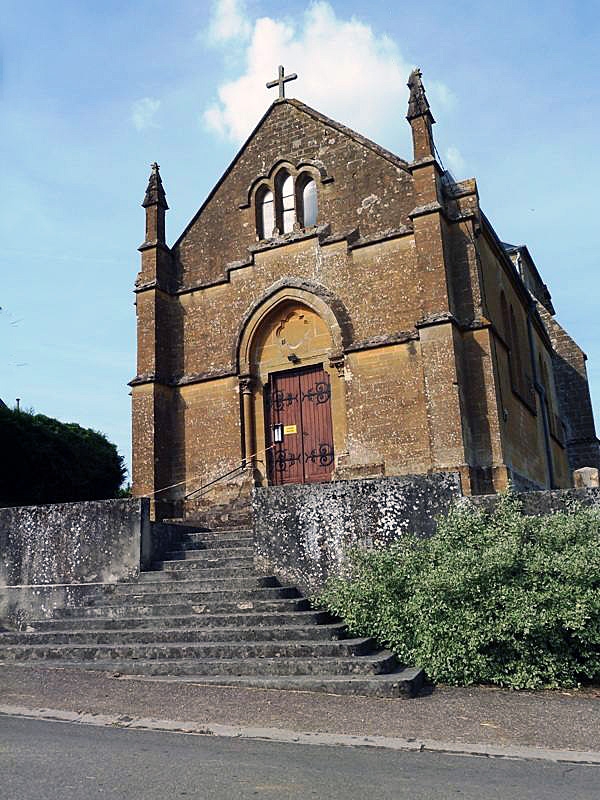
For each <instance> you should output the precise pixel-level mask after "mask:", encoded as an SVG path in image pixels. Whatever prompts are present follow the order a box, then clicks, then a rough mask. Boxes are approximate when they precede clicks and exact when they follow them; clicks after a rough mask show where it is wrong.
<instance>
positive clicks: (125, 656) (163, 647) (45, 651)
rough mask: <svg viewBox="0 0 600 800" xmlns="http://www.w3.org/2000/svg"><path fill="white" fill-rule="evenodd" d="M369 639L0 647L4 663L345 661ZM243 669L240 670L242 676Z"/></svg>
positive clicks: (366, 647) (370, 644) (369, 647)
mask: <svg viewBox="0 0 600 800" xmlns="http://www.w3.org/2000/svg"><path fill="white" fill-rule="evenodd" d="M374 644H375V643H374V640H373V639H337V640H325V641H324V640H319V639H310V640H304V641H302V640H296V641H285V642H282V641H266V642H265V641H243V642H216V641H210V642H194V643H189V642H171V641H169V642H162V643H161V642H150V643H147V644H113V643H111V644H106V645H104V644H96V645H91V644H55V645H48V644H14V645H6V646H4V647H3V648H2V659H3V660H4V661H7V662H9V661H24V660H27V661H35V660H45V659H52V660H58V659H64V660H66V661H115V660H119V661H130V660H133V661H138V660H150V659H159V660H175V661H180V660H185V659H194V660H196V661H197V660H206V661H214V660H215V659H224V660H242V661H243V660H246V659H250V660H252V659H260V660H265V661H269V662H270V661H273V660H277V659H311V660H320V659H347V658H351V657H353V656H356V657H358V656H362V655H365V654H367V653H372V652H373V648H374ZM357 660H358V659H357ZM243 673H244V670H242V674H243Z"/></svg>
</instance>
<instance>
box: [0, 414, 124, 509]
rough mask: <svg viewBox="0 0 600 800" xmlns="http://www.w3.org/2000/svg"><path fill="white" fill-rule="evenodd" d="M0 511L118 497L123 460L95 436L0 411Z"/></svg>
mask: <svg viewBox="0 0 600 800" xmlns="http://www.w3.org/2000/svg"><path fill="white" fill-rule="evenodd" d="M0 452H1V453H2V458H1V459H0V506H17V505H34V504H38V503H62V502H70V501H76V500H103V499H105V498H110V497H116V496H117V492H118V490H119V487H120V485H121V483H122V481H123V477H124V475H125V467H124V465H123V457H122V456H120V455H119V454H118V452H117V448H116V447H115V445H114V444H112V443H111V442H109V441H108V439H107V438H106V437H105V436H104V435H103V434H101V433H98V432H97V431H93V430H90V429H89V428H82V427H81V426H80V425H77V424H75V423H64V422H59V421H58V420H57V419H52V418H51V417H46V416H44V415H43V414H33V413H30V412H27V411H17V410H14V409H13V410H11V409H8V408H0Z"/></svg>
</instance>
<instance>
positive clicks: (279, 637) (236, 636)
mask: <svg viewBox="0 0 600 800" xmlns="http://www.w3.org/2000/svg"><path fill="white" fill-rule="evenodd" d="M154 567H155V569H154V570H153V571H149V572H143V573H141V574H140V576H139V578H138V579H137V580H136V581H133V582H130V583H117V584H95V585H94V586H93V587H90V589H89V591H88V592H87V594H86V595H85V596H84V600H83V602H82V604H80V605H79V606H78V607H76V608H75V607H73V608H61V609H55V611H54V612H53V614H52V617H50V618H47V619H38V620H34V621H32V622H31V624H30V626H29V628H28V630H27V631H20V632H5V633H0V661H2V662H3V663H14V662H24V661H26V662H27V663H28V664H31V663H32V662H34V661H39V662H40V663H44V664H46V665H48V664H52V665H54V666H60V667H62V668H69V667H72V668H77V669H89V670H105V671H109V672H110V673H112V674H115V673H118V674H120V675H143V676H146V677H147V678H148V679H153V680H177V681H187V682H193V683H199V684H214V685H221V686H223V685H226V686H254V687H263V688H276V689H297V690H302V691H313V692H332V693H336V694H361V695H373V696H379V697H400V696H412V695H414V694H415V693H416V692H418V690H419V689H420V687H421V685H422V683H423V673H422V671H421V670H419V669H414V668H406V667H402V666H400V665H399V663H398V661H397V659H396V657H395V656H394V655H393V654H392V653H390V652H388V651H386V650H382V649H378V648H377V646H376V643H375V642H374V640H373V639H367V638H360V639H357V638H349V636H348V634H347V631H346V628H345V626H344V624H343V623H342V622H341V621H339V620H337V619H334V618H332V617H331V616H330V615H329V614H328V613H327V612H324V611H318V610H313V609H312V608H311V606H310V604H309V602H308V600H307V599H306V598H304V597H303V596H302V595H301V594H300V592H299V591H298V590H297V589H296V588H295V587H294V586H282V585H280V583H279V581H278V580H277V578H275V577H273V576H265V575H258V574H256V572H255V569H254V564H253V540H252V531H251V530H250V529H247V528H244V529H241V528H229V529H224V530H213V531H207V530H199V529H197V530H195V529H194V528H193V527H188V526H187V525H186V527H185V528H184V527H182V534H181V537H180V542H179V544H178V547H177V549H176V550H174V551H172V552H169V553H167V554H166V558H165V560H164V561H160V562H157V563H156V564H155V565H154Z"/></svg>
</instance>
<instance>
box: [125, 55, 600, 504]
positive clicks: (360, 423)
mask: <svg viewBox="0 0 600 800" xmlns="http://www.w3.org/2000/svg"><path fill="white" fill-rule="evenodd" d="M294 77H295V76H285V75H284V71H283V68H282V67H280V68H279V78H278V80H277V81H273V82H272V83H271V84H269V85H274V86H277V87H278V89H279V97H278V98H277V99H275V100H274V102H273V103H272V104H271V106H270V107H269V108H268V110H267V111H266V113H265V114H264V116H263V117H262V119H261V120H260V121H259V122H258V124H257V126H256V127H255V129H254V130H253V132H252V133H251V135H250V136H249V138H248V139H247V141H246V142H245V143H244V144H243V146H242V147H241V149H240V151H239V152H238V154H237V155H236V156H235V158H234V160H233V161H232V163H231V164H230V165H229V167H228V168H227V169H226V171H225V173H224V174H223V176H222V178H221V179H220V180H219V182H218V183H217V185H216V186H215V187H214V189H213V190H212V191H211V193H210V194H209V196H208V197H207V199H206V200H205V202H204V204H203V205H202V206H201V208H200V209H199V211H198V212H197V213H196V215H195V216H194V217H193V218H192V219H191V220H190V222H189V224H188V225H187V227H186V228H185V230H184V231H183V232H182V233H181V235H180V236H179V238H178V239H177V241H175V243H174V244H172V245H168V244H167V242H166V238H165V215H166V211H167V209H168V205H167V200H166V195H165V191H164V188H163V184H162V179H161V176H160V173H159V167H158V165H157V164H153V165H152V172H151V175H150V180H149V183H148V187H147V190H146V195H145V198H144V201H143V207H144V209H145V213H146V235H145V241H144V243H143V244H142V245H141V246H140V248H139V250H140V252H141V270H140V272H139V274H138V276H137V280H136V285H135V293H136V314H137V374H136V376H135V378H134V379H133V380H132V381H131V383H130V386H131V394H132V405H133V493H134V495H136V496H139V495H149V496H151V497H152V498H153V499H152V504H153V513H154V516H155V518H156V519H161V518H166V517H182V516H187V517H190V516H193V515H194V513H195V511H196V510H197V509H198V507H201V506H202V504H206V503H208V502H219V503H223V504H226V503H227V502H233V501H236V500H237V501H239V499H240V498H241V499H242V500H244V499H246V500H248V498H249V497H250V494H251V492H252V487H253V486H269V485H286V484H297V483H313V482H324V481H339V480H353V479H357V478H374V477H377V478H385V477H387V476H400V475H422V474H428V473H435V472H453V473H458V475H459V476H460V481H461V485H462V491H463V493H464V494H484V493H493V492H497V491H500V490H503V489H505V488H507V487H508V486H509V485H510V486H513V487H515V488H517V489H520V490H530V489H540V488H562V487H568V486H571V485H572V474H573V471H574V470H575V469H577V468H580V467H598V466H600V464H599V460H600V456H599V450H598V440H597V438H596V434H595V429H594V420H593V415H592V406H591V400H590V393H589V388H588V383H587V376H586V368H585V354H584V353H583V352H582V350H581V349H580V348H579V347H578V345H577V344H576V343H575V342H574V341H573V339H572V338H571V337H570V336H569V335H568V334H567V333H566V332H565V331H564V329H563V328H562V327H561V326H560V325H559V324H558V322H557V321H556V320H555V318H554V313H555V311H554V307H553V304H552V299H551V296H550V293H549V291H548V288H547V286H546V285H545V284H544V282H543V279H542V278H541V276H540V273H539V271H538V269H537V267H536V265H535V263H534V261H533V259H532V257H531V254H530V253H529V251H528V249H527V247H525V246H515V245H509V244H506V243H503V242H502V241H500V239H499V238H498V235H497V234H496V232H495V231H494V228H493V226H492V223H491V222H490V221H489V220H488V219H487V218H486V216H485V214H484V213H483V212H482V210H481V208H480V205H479V196H478V191H477V184H476V182H475V180H474V179H469V180H463V181H456V180H454V178H453V177H452V175H451V174H450V173H449V172H447V171H446V170H444V169H443V167H442V165H441V163H440V160H439V158H438V157H437V153H436V149H435V144H434V137H433V125H434V122H435V120H434V117H433V113H432V110H431V109H430V106H429V102H428V100H427V96H426V92H425V88H424V86H423V82H422V77H421V73H420V71H419V70H414V71H413V72H412V74H411V75H410V78H409V83H408V86H409V89H410V97H409V104H408V113H407V117H406V118H407V121H408V124H409V125H410V127H411V130H412V141H413V152H412V155H411V157H410V159H409V160H404V159H403V158H401V157H399V156H397V155H395V154H394V153H391V152H389V151H388V150H386V149H384V148H383V147H381V146H379V145H378V144H376V143H375V142H373V141H370V140H369V139H367V138H366V137H365V136H362V135H361V134H360V133H357V132H355V131H353V130H351V129H349V128H347V127H345V126H344V125H342V124H340V123H338V122H336V121H334V120H332V119H329V118H328V117H326V116H325V115H324V114H323V113H321V112H320V111H316V110H314V109H312V108H310V107H308V106H306V105H305V104H303V103H302V102H300V101H298V100H295V99H291V98H288V97H286V96H285V84H286V82H287V81H288V80H290V79H292V78H294Z"/></svg>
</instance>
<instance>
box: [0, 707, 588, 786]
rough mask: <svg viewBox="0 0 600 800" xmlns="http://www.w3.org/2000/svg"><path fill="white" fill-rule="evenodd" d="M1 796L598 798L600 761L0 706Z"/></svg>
mask: <svg viewBox="0 0 600 800" xmlns="http://www.w3.org/2000/svg"><path fill="white" fill-rule="evenodd" d="M0 776H1V778H0V796H1V797H2V798H3V800H94V799H95V798H103V800H112V798H119V800H124V799H125V798H126V800H165V798H169V800H171V799H175V798H210V799H211V800H241V799H242V798H244V800H245V798H252V799H253V800H255V798H284V799H285V800H288V798H289V800H296V798H298V799H299V798H302V799H303V800H306V798H311V797H312V798H326V800H354V799H355V798H357V799H358V798H360V800H365V798H371V797H376V798H377V799H378V800H388V799H389V800H403V798H410V800H425V798H427V800H430V799H431V800H433V799H434V798H435V800H446V798H460V799H461V800H471V799H472V800H491V798H494V799H496V798H498V800H499V799H500V798H501V799H502V800H512V799H513V798H514V800H529V798H536V800H537V799H538V798H539V799H540V800H541V799H542V798H543V800H554V799H555V798H556V800H564V799H565V798H567V797H568V798H569V800H584V798H585V800H588V798H589V800H592V798H593V800H598V797H599V796H600V768H599V767H594V766H584V765H573V764H556V763H551V762H544V761H516V760H507V759H489V758H474V757H467V756H446V755H441V754H438V753H404V752H394V751H389V750H375V749H373V750H371V749H369V748H364V747H362V748H352V747H328V746H314V745H313V746H310V745H299V744H281V743H273V742H266V741H256V740H255V741H248V740H244V741H242V740H236V739H221V738H218V737H215V736H190V735H185V734H177V733H163V732H157V731H135V730H119V729H113V728H102V727H95V726H86V725H79V724H73V723H64V722H48V721H40V720H30V719H24V718H19V717H9V716H0Z"/></svg>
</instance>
